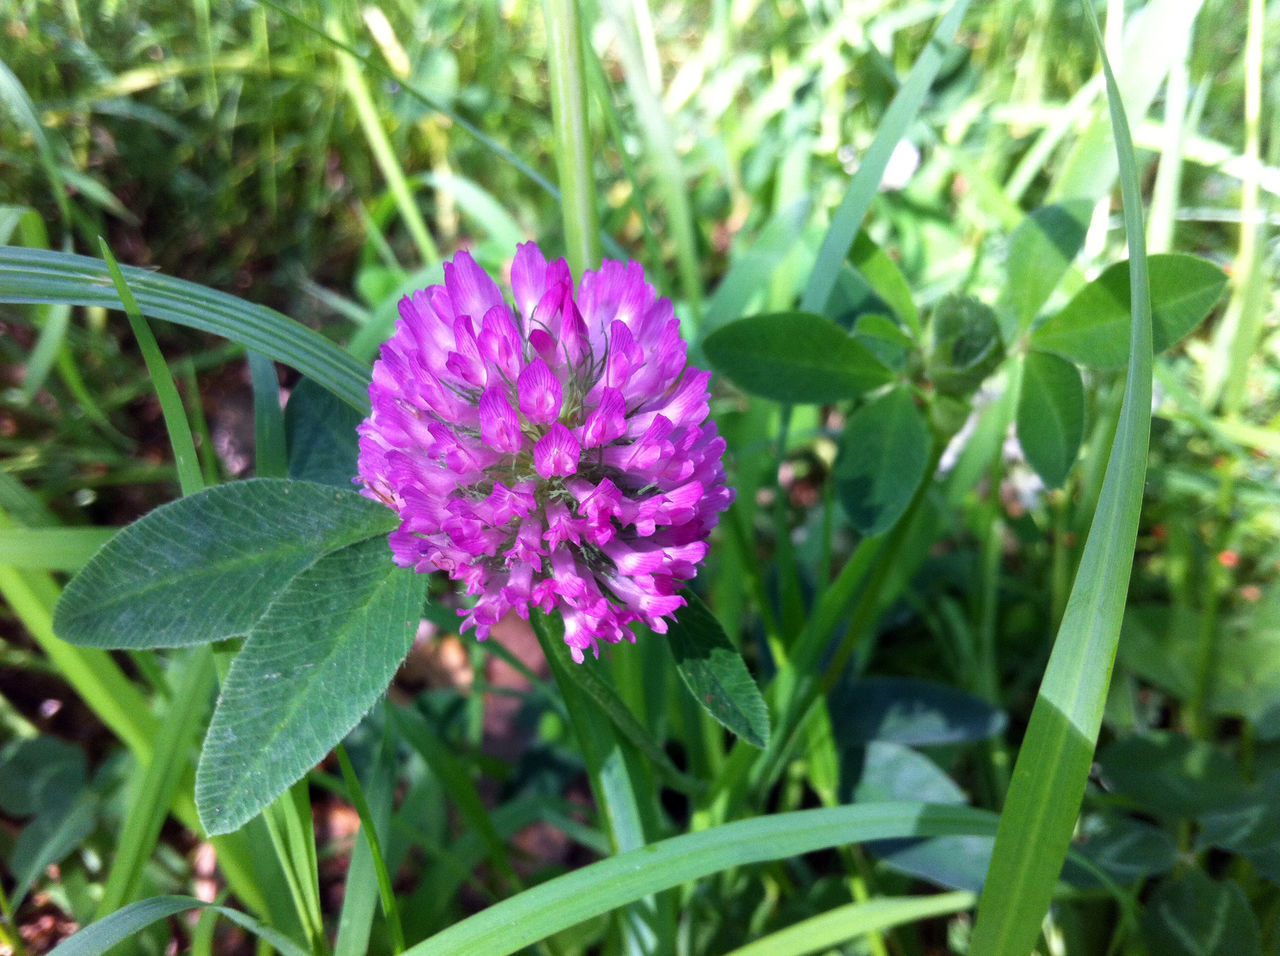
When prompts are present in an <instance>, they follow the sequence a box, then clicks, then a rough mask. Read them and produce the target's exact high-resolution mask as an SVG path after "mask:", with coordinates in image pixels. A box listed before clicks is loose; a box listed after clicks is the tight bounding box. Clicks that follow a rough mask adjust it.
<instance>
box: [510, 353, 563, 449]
mask: <svg viewBox="0 0 1280 956" xmlns="http://www.w3.org/2000/svg"><path fill="white" fill-rule="evenodd" d="M516 393H517V394H518V395H519V397H520V411H522V412H524V414H525V417H526V418H528V419H529V421H531V422H533V423H534V424H535V425H545V424H546V423H547V422H551V421H555V419H556V416H558V415H559V414H560V401H561V396H562V394H563V388H562V386H561V385H560V380H559V379H558V378H556V377H555V376H554V375H553V374H552V373H551V369H550V368H548V367H547V363H546V362H544V361H542V359H540V358H536V359H534V360H533V361H532V362H530V363H529V364H528V365H526V366H525V367H524V371H523V372H521V373H520V377H519V378H518V379H516ZM575 444H576V442H575Z"/></svg>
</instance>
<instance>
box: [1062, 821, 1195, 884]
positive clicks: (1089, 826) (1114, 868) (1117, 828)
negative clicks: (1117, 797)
mask: <svg viewBox="0 0 1280 956" xmlns="http://www.w3.org/2000/svg"><path fill="white" fill-rule="evenodd" d="M1076 852H1077V853H1079V855H1080V856H1082V857H1084V858H1085V859H1086V860H1089V861H1090V862H1092V863H1094V864H1096V865H1097V866H1099V867H1101V868H1102V869H1103V870H1104V871H1106V873H1107V874H1108V875H1109V876H1111V878H1112V879H1114V880H1116V881H1117V882H1119V883H1122V884H1126V885H1131V884H1133V883H1136V882H1137V881H1138V880H1142V879H1145V878H1147V877H1149V876H1155V875H1157V874H1159V873H1167V872H1168V871H1169V870H1172V869H1173V868H1174V867H1175V866H1176V865H1177V863H1178V844H1177V843H1176V842H1175V841H1174V839H1173V837H1172V836H1170V835H1169V834H1168V833H1167V832H1166V831H1164V830H1161V829H1160V828H1159V827H1156V826H1152V825H1151V824H1150V823H1146V822H1144V821H1142V820H1135V819H1134V818H1133V817H1127V816H1121V815H1120V814H1118V813H1114V812H1104V813H1095V814H1090V815H1089V816H1087V817H1085V818H1084V820H1082V821H1081V823H1080V838H1079V840H1077V841H1076ZM1068 866H1069V867H1070V869H1071V882H1072V883H1073V884H1074V885H1076V886H1083V887H1088V888H1093V887H1096V886H1099V885H1100V882H1099V880H1098V878H1097V876H1096V875H1095V874H1092V873H1088V872H1087V871H1085V870H1084V868H1083V867H1077V866H1075V865H1074V864H1073V863H1072V862H1071V861H1070V860H1068Z"/></svg>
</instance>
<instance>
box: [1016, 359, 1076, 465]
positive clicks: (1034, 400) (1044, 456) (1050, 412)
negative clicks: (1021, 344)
mask: <svg viewBox="0 0 1280 956" xmlns="http://www.w3.org/2000/svg"><path fill="white" fill-rule="evenodd" d="M1017 421H1018V441H1019V442H1020V443H1021V444H1022V451H1023V452H1024V453H1025V454H1026V456H1027V461H1029V462H1030V463H1031V467H1032V468H1034V469H1035V470H1036V474H1038V475H1039V476H1040V478H1041V479H1042V480H1043V481H1044V483H1045V487H1047V488H1057V487H1058V486H1059V485H1061V484H1062V483H1063V481H1065V480H1066V478H1067V473H1068V472H1070V471H1071V466H1072V465H1074V464H1075V463H1076V456H1077V455H1078V454H1079V453H1080V442H1081V440H1082V439H1083V438H1084V385H1083V383H1082V382H1081V381H1080V371H1079V369H1077V368H1076V367H1075V366H1074V365H1072V364H1071V363H1070V362H1068V361H1067V360H1066V359H1061V358H1058V356H1056V355H1051V354H1049V353H1048V352H1034V351H1033V352H1028V353H1027V357H1026V359H1025V360H1024V362H1023V366H1022V391H1021V393H1020V394H1019V395H1018V419H1017Z"/></svg>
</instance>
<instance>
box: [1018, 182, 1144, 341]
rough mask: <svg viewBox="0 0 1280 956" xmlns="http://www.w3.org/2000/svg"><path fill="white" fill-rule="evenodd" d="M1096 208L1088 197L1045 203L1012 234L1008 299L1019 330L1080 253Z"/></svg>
mask: <svg viewBox="0 0 1280 956" xmlns="http://www.w3.org/2000/svg"><path fill="white" fill-rule="evenodd" d="M1092 212H1093V203H1091V202H1089V201H1088V200H1087V199H1075V200H1071V201H1070V202H1064V203H1061V204H1056V205H1052V206H1041V207H1040V208H1039V209H1037V210H1035V211H1034V212H1032V213H1031V214H1030V215H1029V216H1027V218H1026V219H1024V220H1022V222H1020V223H1018V226H1017V228H1016V229H1014V230H1013V233H1012V234H1011V235H1010V236H1009V255H1008V259H1007V260H1006V263H1005V265H1006V269H1007V271H1008V274H1009V284H1008V285H1007V286H1006V287H1005V301H1006V302H1007V303H1008V305H1009V307H1010V308H1011V309H1012V310H1013V313H1014V316H1015V317H1016V318H1017V320H1018V330H1019V331H1026V329H1027V328H1028V327H1029V326H1030V325H1031V320H1032V319H1034V318H1035V317H1036V313H1037V312H1039V311H1040V309H1041V307H1042V306H1043V305H1044V304H1045V303H1046V302H1048V301H1049V296H1050V295H1051V294H1052V293H1053V290H1054V288H1055V287H1056V286H1057V285H1058V282H1059V281H1061V279H1062V276H1063V274H1064V273H1065V272H1066V271H1067V269H1069V268H1070V267H1071V263H1072V262H1073V261H1074V260H1075V257H1076V256H1077V255H1079V254H1080V250H1081V248H1083V246H1084V237H1085V234H1086V233H1087V232H1088V230H1089V216H1090V214H1091V213H1092ZM1126 301H1127V300H1126ZM1010 341H1012V339H1010Z"/></svg>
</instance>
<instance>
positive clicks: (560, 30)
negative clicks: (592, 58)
mask: <svg viewBox="0 0 1280 956" xmlns="http://www.w3.org/2000/svg"><path fill="white" fill-rule="evenodd" d="M542 10H543V14H544V16H545V17H546V22H547V65H548V67H549V69H550V72H551V119H552V123H553V125H554V127H555V137H556V167H557V169H558V171H559V174H560V208H561V214H562V215H563V217H564V244H565V252H566V255H567V257H568V259H569V268H570V269H571V270H572V271H573V274H574V275H575V276H578V277H579V278H580V277H581V276H582V273H583V272H584V271H585V270H587V269H594V268H595V267H596V266H598V265H599V264H600V231H599V226H598V224H597V223H598V218H597V215H596V190H595V182H594V179H593V178H592V175H591V133H590V131H589V129H588V128H587V82H586V75H585V70H584V69H583V59H582V25H581V22H580V19H579V17H578V7H577V4H576V2H575V0H543V3H542Z"/></svg>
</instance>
